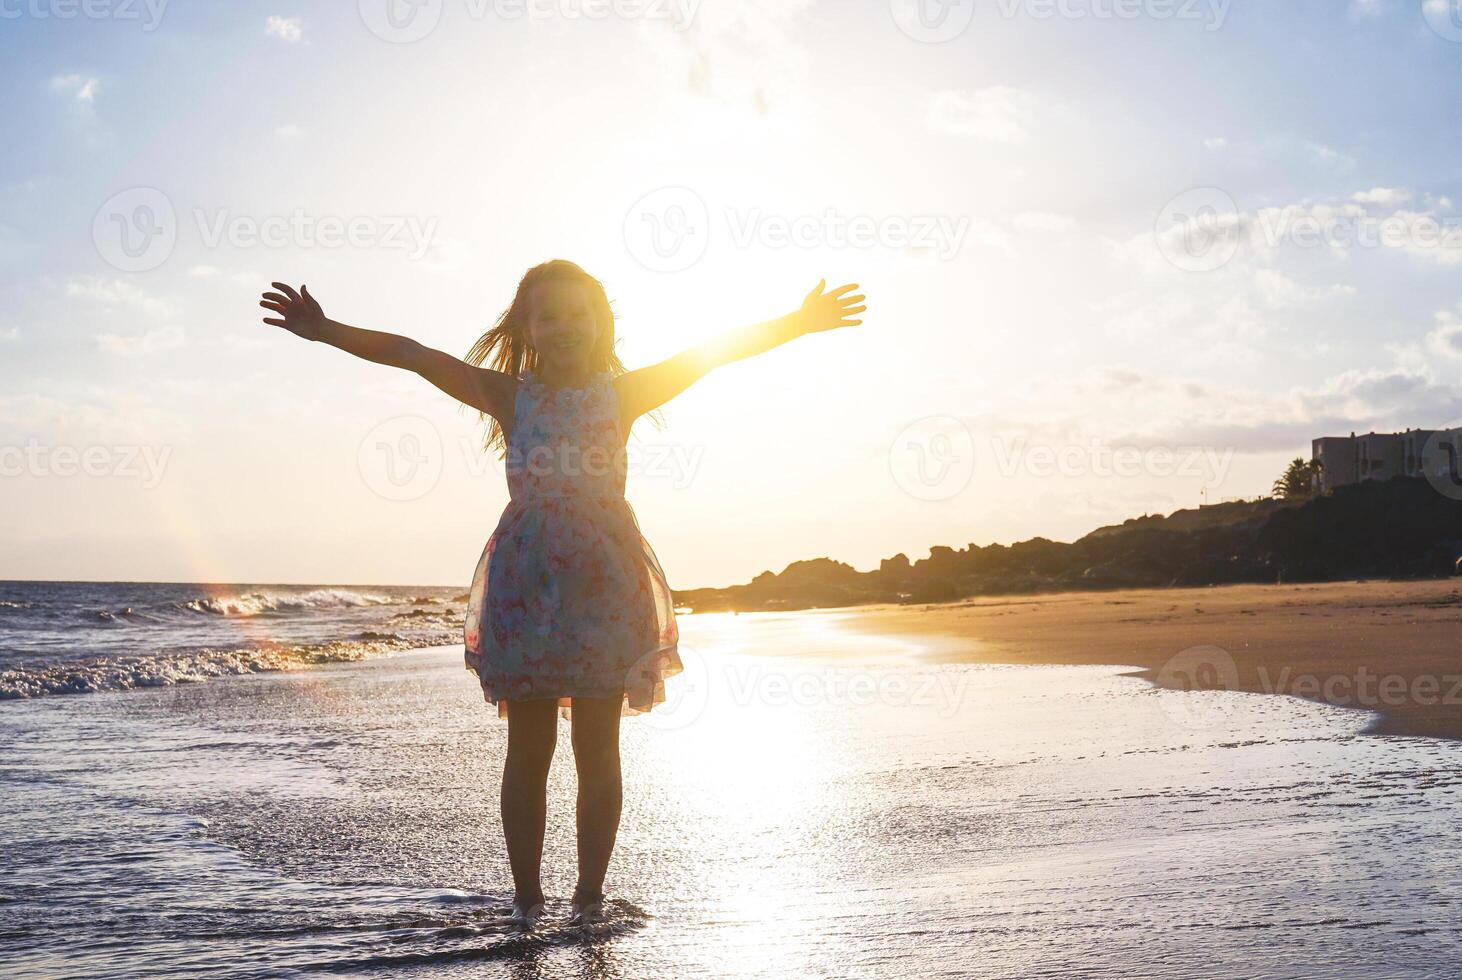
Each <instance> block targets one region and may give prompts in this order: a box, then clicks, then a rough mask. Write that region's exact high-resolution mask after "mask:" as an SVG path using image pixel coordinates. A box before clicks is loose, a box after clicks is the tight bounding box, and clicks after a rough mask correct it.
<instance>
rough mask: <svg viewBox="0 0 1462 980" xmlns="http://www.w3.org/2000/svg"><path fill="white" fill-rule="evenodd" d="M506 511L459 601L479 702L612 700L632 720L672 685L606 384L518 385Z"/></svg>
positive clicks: (666, 641) (665, 635)
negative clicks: (626, 492)
mask: <svg viewBox="0 0 1462 980" xmlns="http://www.w3.org/2000/svg"><path fill="white" fill-rule="evenodd" d="M506 469H507V477H508V493H509V497H510V499H509V501H508V505H507V507H506V508H505V509H504V510H503V513H502V517H501V518H500V519H499V520H498V524H497V529H496V530H495V531H493V533H492V536H491V537H489V538H488V541H487V546H486V547H485V548H483V551H482V557H481V559H480V560H479V561H478V563H477V571H476V572H475V573H474V575H473V576H472V587H471V589H470V590H469V592H468V597H467V621H466V626H465V629H464V643H465V648H466V666H467V669H468V670H470V671H472V672H473V673H475V674H476V675H477V678H478V680H479V681H480V682H481V684H482V694H483V698H484V699H485V700H486V701H487V702H488V703H492V704H496V705H497V708H498V716H499V717H506V716H507V710H508V709H507V702H509V701H530V700H539V699H549V698H551V699H555V700H557V702H558V705H559V709H560V713H561V714H562V715H563V716H564V717H566V718H567V717H570V715H571V708H572V701H571V699H572V698H574V697H587V698H622V699H623V707H622V709H621V713H622V714H625V715H634V714H640V713H641V712H645V711H649V710H650V708H652V707H653V706H654V705H656V704H659V703H661V702H663V701H664V700H665V678H667V677H670V676H672V675H674V674H677V673H679V672H680V671H681V670H682V664H681V661H680V656H679V652H678V647H679V639H680V637H679V630H678V627H677V626H676V622H675V609H674V605H673V602H672V598H671V593H670V586H669V585H668V584H667V583H666V581H665V573H664V572H663V571H662V570H661V568H660V562H659V560H658V559H657V558H656V557H655V553H654V551H653V550H652V549H651V548H650V543H649V542H648V541H646V540H645V538H644V535H643V534H641V533H640V526H639V521H638V520H637V519H636V518H635V514H634V511H633V510H632V509H631V507H630V505H629V501H627V500H625V498H624V487H625V477H626V476H627V474H628V466H627V458H626V451H625V439H624V436H623V433H622V432H621V428H620V420H619V399H618V393H617V391H616V390H615V388H614V384H613V376H612V375H611V374H610V373H609V372H608V371H604V372H599V373H597V374H595V375H593V376H592V377H591V378H590V379H589V381H588V382H587V383H586V384H584V385H583V386H581V387H565V388H548V387H546V386H545V385H543V384H542V383H541V382H540V381H539V380H538V378H537V377H536V376H535V375H534V374H533V373H532V372H525V373H524V374H523V376H522V377H521V378H520V379H519V383H518V392H517V396H516V401H515V405H514V410H513V422H512V426H511V428H510V430H509V433H508V440H507V453H506Z"/></svg>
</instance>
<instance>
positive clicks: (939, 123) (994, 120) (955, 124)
mask: <svg viewBox="0 0 1462 980" xmlns="http://www.w3.org/2000/svg"><path fill="white" fill-rule="evenodd" d="M1039 107H1040V99H1039V98H1038V97H1037V96H1035V95H1033V94H1031V93H1030V92H1026V91H1024V90H1022V89H1017V88H1011V87H1010V86H1008V85H995V86H991V87H990V88H982V89H976V90H974V91H963V90H958V89H945V90H944V91H942V92H936V93H934V95H933V96H932V97H931V98H930V101H929V108H928V111H927V112H926V113H925V117H924V118H925V123H926V124H927V125H928V127H929V128H930V129H933V130H935V131H936V132H942V133H949V134H952V135H955V136H973V137H974V138H976V139H980V140H985V141H987V142H990V143H1006V144H1020V143H1025V142H1026V141H1028V140H1029V139H1030V133H1031V128H1032V126H1033V125H1034V124H1035V120H1036V113H1037V110H1038V109H1039Z"/></svg>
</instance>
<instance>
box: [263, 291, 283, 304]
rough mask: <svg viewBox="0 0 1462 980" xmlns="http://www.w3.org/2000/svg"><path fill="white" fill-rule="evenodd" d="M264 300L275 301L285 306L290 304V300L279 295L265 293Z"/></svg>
mask: <svg viewBox="0 0 1462 980" xmlns="http://www.w3.org/2000/svg"><path fill="white" fill-rule="evenodd" d="M264 298H265V299H267V300H273V301H274V302H276V303H284V304H285V305H288V304H289V300H287V299H285V298H284V297H283V296H281V295H279V294H278V293H265V294H264Z"/></svg>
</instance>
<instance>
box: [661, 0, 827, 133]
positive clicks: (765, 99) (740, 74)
mask: <svg viewBox="0 0 1462 980" xmlns="http://www.w3.org/2000/svg"><path fill="white" fill-rule="evenodd" d="M811 5H812V0H738V2H737V3H700V4H690V5H685V4H677V3H671V4H666V5H664V6H666V7H668V8H669V10H670V12H671V13H672V14H674V15H675V16H673V17H641V18H638V19H637V26H638V29H639V36H640V38H641V40H642V41H643V42H644V43H646V44H647V45H648V46H649V49H650V52H651V54H652V55H654V56H655V57H657V58H658V59H659V60H660V61H661V62H662V64H663V66H664V68H665V71H666V72H667V74H669V76H670V77H671V78H673V79H674V80H675V81H676V83H677V84H678V85H680V86H682V87H683V89H684V90H685V91H687V92H689V93H690V94H691V95H694V96H696V97H698V98H701V99H706V100H711V101H715V102H720V103H723V104H725V105H728V106H735V107H738V108H745V109H750V110H751V111H752V112H753V113H755V114H756V115H757V116H766V115H768V114H770V113H771V112H773V111H775V110H777V109H780V108H783V107H784V106H785V105H786V104H788V103H791V102H793V101H794V100H801V99H805V97H806V89H807V81H806V80H807V74H808V71H809V65H810V56H809V54H808V51H807V46H806V44H805V43H804V41H803V40H802V38H803V37H805V36H806V35H807V31H808V28H807V27H806V25H804V24H802V23H801V22H800V21H801V18H802V15H803V13H804V12H805V11H806V10H807V9H808V8H809V7H811ZM683 13H689V14H693V16H691V17H690V18H689V19H688V20H685V19H682V17H681V15H682V14H683Z"/></svg>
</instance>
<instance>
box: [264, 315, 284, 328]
mask: <svg viewBox="0 0 1462 980" xmlns="http://www.w3.org/2000/svg"><path fill="white" fill-rule="evenodd" d="M264 322H265V323H268V324H272V325H273V326H276V327H282V326H284V321H283V320H273V319H270V318H269V317H267V316H266V317H265V318H264Z"/></svg>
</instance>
